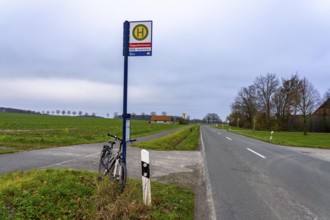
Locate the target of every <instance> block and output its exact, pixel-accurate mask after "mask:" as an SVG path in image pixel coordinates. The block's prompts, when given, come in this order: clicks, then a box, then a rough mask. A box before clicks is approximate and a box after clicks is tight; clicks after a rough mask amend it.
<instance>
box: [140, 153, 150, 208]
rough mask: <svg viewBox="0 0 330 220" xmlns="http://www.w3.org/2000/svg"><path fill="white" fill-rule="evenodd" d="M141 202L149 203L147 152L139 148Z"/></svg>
mask: <svg viewBox="0 0 330 220" xmlns="http://www.w3.org/2000/svg"><path fill="white" fill-rule="evenodd" d="M141 166H142V190H143V203H144V204H145V205H148V206H150V205H151V188H150V165H149V152H148V151H146V150H141Z"/></svg>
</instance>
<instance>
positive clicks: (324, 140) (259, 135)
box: [218, 126, 330, 149]
mask: <svg viewBox="0 0 330 220" xmlns="http://www.w3.org/2000/svg"><path fill="white" fill-rule="evenodd" d="M218 128H222V126H218ZM224 129H226V130H228V131H231V132H234V133H237V134H241V135H244V136H247V137H252V138H255V139H258V140H262V141H265V142H269V143H273V144H279V145H284V146H294V147H311V148H322V149H330V133H308V135H307V136H305V135H303V132H277V131H274V133H273V135H272V140H270V131H253V130H251V129H242V128H237V127H231V128H230V129H229V126H225V127H224Z"/></svg>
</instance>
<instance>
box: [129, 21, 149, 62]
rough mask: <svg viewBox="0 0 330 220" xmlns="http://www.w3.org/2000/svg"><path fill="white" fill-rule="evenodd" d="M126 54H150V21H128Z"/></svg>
mask: <svg viewBox="0 0 330 220" xmlns="http://www.w3.org/2000/svg"><path fill="white" fill-rule="evenodd" d="M129 26H130V27H129V44H128V51H129V52H128V56H151V55H152V21H130V22H129Z"/></svg>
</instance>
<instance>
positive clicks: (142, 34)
mask: <svg viewBox="0 0 330 220" xmlns="http://www.w3.org/2000/svg"><path fill="white" fill-rule="evenodd" d="M132 34H133V37H134V39H135V40H138V41H142V40H144V39H146V38H147V37H148V34H149V30H148V28H147V26H145V25H144V24H138V25H136V26H135V27H134V29H133V32H132Z"/></svg>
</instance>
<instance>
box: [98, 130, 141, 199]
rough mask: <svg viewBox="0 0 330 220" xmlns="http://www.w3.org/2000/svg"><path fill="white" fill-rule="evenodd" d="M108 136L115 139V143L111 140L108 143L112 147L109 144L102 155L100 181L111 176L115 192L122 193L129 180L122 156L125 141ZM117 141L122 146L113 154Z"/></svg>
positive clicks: (105, 146)
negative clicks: (127, 179)
mask: <svg viewBox="0 0 330 220" xmlns="http://www.w3.org/2000/svg"><path fill="white" fill-rule="evenodd" d="M108 136H110V137H112V138H114V139H115V141H113V140H109V141H108V143H109V144H110V146H109V145H107V144H106V145H104V146H103V149H102V151H101V154H100V163H99V173H98V180H102V179H103V178H104V177H105V176H106V175H107V174H109V179H110V181H112V182H114V187H115V190H116V191H119V192H120V193H122V192H123V191H124V188H125V184H126V178H127V170H126V165H125V163H124V161H123V154H122V145H123V139H120V138H119V137H117V136H116V135H113V134H108ZM116 141H120V145H119V149H118V151H117V152H116V153H115V154H113V146H114V145H115V144H116ZM134 141H136V140H135V139H134V140H129V142H131V143H133V142H134Z"/></svg>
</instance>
